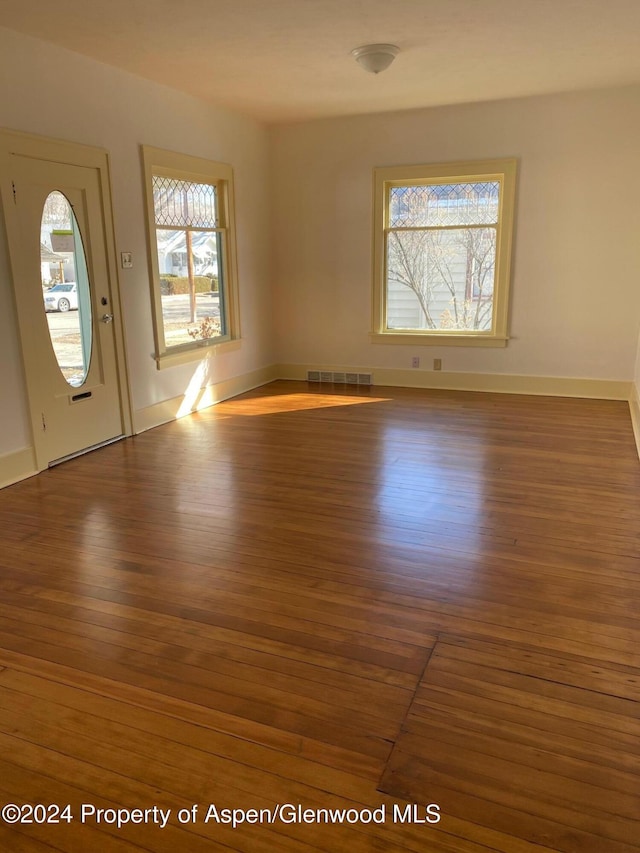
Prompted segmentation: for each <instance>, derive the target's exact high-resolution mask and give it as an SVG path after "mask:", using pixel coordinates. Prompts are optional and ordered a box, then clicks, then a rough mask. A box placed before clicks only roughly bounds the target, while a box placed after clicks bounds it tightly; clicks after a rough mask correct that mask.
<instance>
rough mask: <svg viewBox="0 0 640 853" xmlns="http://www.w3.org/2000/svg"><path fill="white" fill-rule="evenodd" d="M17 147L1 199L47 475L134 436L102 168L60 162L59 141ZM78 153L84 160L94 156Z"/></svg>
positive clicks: (40, 459) (7, 162)
mask: <svg viewBox="0 0 640 853" xmlns="http://www.w3.org/2000/svg"><path fill="white" fill-rule="evenodd" d="M8 136H9V139H10V140H15V139H17V140H18V141H20V140H21V139H22V137H20V136H19V135H18V136H13V135H8ZM63 147H66V148H67V149H70V150H69V153H71V154H72V153H73V146H63ZM20 148H21V146H20V145H19V144H15V143H14V144H13V145H9V146H7V148H5V150H4V152H3V153H4V163H3V166H4V167H5V169H6V171H5V174H4V176H3V185H2V195H3V205H4V212H5V220H6V225H7V234H8V238H9V255H10V259H11V268H12V273H13V283H14V289H15V295H16V308H17V312H18V321H19V326H20V336H21V341H22V349H23V356H24V364H25V373H26V380H27V390H28V396H29V405H30V411H31V421H32V425H33V438H34V448H35V453H36V459H37V463H38V467H39V468H44V467H46V466H47V465H49V464H51V463H53V462H56V461H59V460H60V459H63V458H65V457H67V456H71V455H74V454H76V453H79V452H82V451H84V450H87V449H90V448H92V447H94V446H96V445H100V444H104V443H106V442H108V441H111V440H114V439H116V438H119V437H121V436H123V435H124V434H125V433H126V432H127V431H128V430H127V420H126V417H125V396H124V395H123V393H122V392H123V389H122V387H121V386H122V383H121V380H120V377H121V375H122V374H123V370H122V348H121V340H120V341H119V339H118V338H119V332H120V331H121V327H120V324H119V320H120V318H119V316H118V309H119V302H118V300H117V288H116V287H115V286H114V282H113V281H112V278H113V273H114V267H113V260H114V258H113V257H112V258H111V259H110V258H109V252H110V248H111V254H112V255H113V251H112V247H110V246H109V239H108V235H109V233H111V234H112V233H113V231H112V226H111V222H110V221H107V218H108V207H107V206H106V205H105V204H104V197H103V195H104V181H105V175H104V174H103V173H102V172H101V168H100V165H99V163H98V165H92V164H91V160H90V159H89V163H90V164H88V165H77V164H74V163H69V162H56V160H55V159H54V158H55V154H56V150H57V149H56V148H55V144H53V149H52V150H50V151H49V150H46V147H45V150H44V151H43V152H42V153H43V154H44V156H43V157H37V156H33V149H32V150H27V152H26V153H25V151H24V150H20ZM78 148H79V151H80V157H79V159H80V160H82V159H85V162H86V158H85V156H84V155H85V154H86V152H87V150H88V151H91V149H84V148H80V147H78ZM7 149H8V150H7ZM38 151H39V148H38V147H37V145H36V148H35V153H37V152H38ZM100 153H101V154H102V156H104V152H100ZM47 155H48V157H47ZM52 155H53V156H52ZM49 157H51V159H49ZM66 159H71V158H70V157H69V156H68V154H67V158H66ZM105 162H106V161H105ZM7 195H9V198H7ZM110 261H111V263H110Z"/></svg>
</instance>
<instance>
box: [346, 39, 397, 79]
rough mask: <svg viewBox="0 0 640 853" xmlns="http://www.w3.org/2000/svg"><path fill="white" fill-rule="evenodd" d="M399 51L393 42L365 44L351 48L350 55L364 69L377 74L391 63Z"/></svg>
mask: <svg viewBox="0 0 640 853" xmlns="http://www.w3.org/2000/svg"><path fill="white" fill-rule="evenodd" d="M399 53H400V48H399V47H396V46H395V44H365V45H363V46H362V47H356V48H355V49H354V50H352V51H351V56H353V58H354V59H355V61H356V62H357V63H358V65H361V66H362V67H363V68H364V70H365V71H370V72H371V74H379V73H380V72H381V71H384V70H385V68H388V67H389V66H390V65H391V63H392V62H393V60H394V59H395V58H396V56H397V55H398V54H399Z"/></svg>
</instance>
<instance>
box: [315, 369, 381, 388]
mask: <svg viewBox="0 0 640 853" xmlns="http://www.w3.org/2000/svg"><path fill="white" fill-rule="evenodd" d="M307 381H308V382H334V383H336V384H337V385H371V374H370V373H333V372H331V371H330V370H308V371H307Z"/></svg>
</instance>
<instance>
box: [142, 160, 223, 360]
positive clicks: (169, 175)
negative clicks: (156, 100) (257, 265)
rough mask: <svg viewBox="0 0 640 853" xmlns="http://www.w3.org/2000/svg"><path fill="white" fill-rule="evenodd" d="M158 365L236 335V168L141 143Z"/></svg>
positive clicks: (198, 353) (193, 355)
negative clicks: (234, 172) (234, 175)
mask: <svg viewBox="0 0 640 853" xmlns="http://www.w3.org/2000/svg"><path fill="white" fill-rule="evenodd" d="M142 150H143V160H144V168H145V182H146V195H147V211H148V224H149V245H150V264H151V269H152V283H151V286H152V304H153V307H154V328H155V338H156V362H157V364H158V367H162V366H164V365H165V364H174V363H176V362H179V361H186V360H190V359H192V358H197V357H200V356H201V355H202V353H201V348H202V347H208V346H213V345H224V344H228V343H230V342H231V341H234V340H237V339H238V338H239V325H238V308H237V306H238V297H237V276H236V259H235V234H234V211H233V172H232V169H231V166H229V165H227V164H225V163H215V162H213V161H209V160H203V159H201V158H196V157H190V156H188V155H183V154H177V153H174V152H170V151H161V150H159V149H157V148H150V147H148V146H143V149H142Z"/></svg>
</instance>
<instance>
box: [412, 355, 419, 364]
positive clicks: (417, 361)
mask: <svg viewBox="0 0 640 853" xmlns="http://www.w3.org/2000/svg"><path fill="white" fill-rule="evenodd" d="M411 367H420V359H419V358H418V356H417V355H414V357H413V358H412V359H411Z"/></svg>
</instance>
